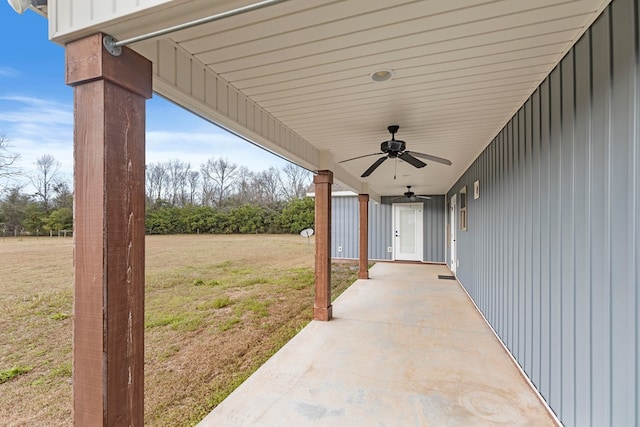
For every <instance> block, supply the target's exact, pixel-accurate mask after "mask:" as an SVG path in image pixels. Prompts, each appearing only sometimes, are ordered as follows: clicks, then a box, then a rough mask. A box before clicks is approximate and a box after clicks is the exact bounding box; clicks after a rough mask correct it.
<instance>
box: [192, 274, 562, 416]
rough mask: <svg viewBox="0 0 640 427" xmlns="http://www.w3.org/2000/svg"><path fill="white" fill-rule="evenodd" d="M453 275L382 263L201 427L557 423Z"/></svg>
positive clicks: (224, 402)
mask: <svg viewBox="0 0 640 427" xmlns="http://www.w3.org/2000/svg"><path fill="white" fill-rule="evenodd" d="M438 274H443V275H449V274H451V273H450V272H449V270H448V269H447V268H446V267H445V266H440V265H426V264H395V263H378V264H376V265H375V266H374V267H373V268H372V269H371V271H370V279H369V280H358V281H357V282H355V283H354V284H353V285H352V286H351V287H350V288H349V289H347V290H346V291H345V292H344V293H343V294H342V295H341V296H340V297H339V298H338V299H337V300H336V301H335V302H334V304H333V313H334V319H333V320H332V321H330V322H318V321H312V322H311V323H310V324H309V325H308V326H307V327H305V328H304V329H303V330H302V331H301V332H300V333H299V334H298V335H296V336H295V337H294V338H293V339H292V340H291V341H290V342H289V343H287V344H286V345H285V346H284V347H283V348H282V349H281V350H280V351H279V352H278V353H276V354H275V355H274V356H273V357H272V358H271V359H269V360H268V361H267V362H266V363H265V364H264V365H263V366H262V367H261V368H260V369H259V370H258V371H257V372H256V373H254V374H253V375H252V376H251V377H250V378H248V379H247V380H246V381H245V382H244V383H243V384H242V385H241V386H240V387H238V388H237V389H236V390H235V391H234V392H233V393H232V394H231V395H230V396H229V397H228V398H227V399H226V400H224V401H223V402H222V403H221V404H220V405H219V406H218V407H217V408H216V409H215V410H214V411H213V412H211V413H210V414H209V415H208V416H207V417H206V418H205V419H204V420H203V421H202V422H201V423H200V424H199V426H200V427H206V426H225V427H232V426H261V427H270V426H274V427H275V426H278V427H282V426H296V427H297V426H327V425H333V426H353V427H355V426H363V427H364V426H366V427H372V426H498V425H502V426H504V425H521V426H545V425H550V426H552V425H556V422H555V420H554V419H553V418H552V416H551V415H550V414H549V413H548V411H547V410H546V408H545V406H544V404H543V403H542V402H541V401H540V400H539V398H538V396H537V394H536V393H535V391H534V390H533V389H532V388H531V387H530V385H529V384H528V382H527V381H526V380H525V379H524V378H523V377H522V376H521V373H520V371H519V370H518V369H517V368H516V366H515V365H514V364H513V362H512V360H511V359H510V357H509V356H508V354H507V353H506V352H505V350H504V349H503V347H502V346H501V345H500V343H499V341H498V340H497V338H496V337H495V336H494V335H493V333H492V331H491V329H490V328H489V327H488V326H487V324H486V323H485V322H484V320H483V319H482V317H481V315H480V314H479V313H478V312H477V310H476V308H475V307H474V305H473V304H472V302H471V301H470V300H469V298H468V297H467V295H466V294H465V292H464V290H463V289H462V288H461V287H460V285H459V284H458V282H457V281H455V280H441V279H438Z"/></svg>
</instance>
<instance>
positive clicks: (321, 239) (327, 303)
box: [313, 170, 333, 321]
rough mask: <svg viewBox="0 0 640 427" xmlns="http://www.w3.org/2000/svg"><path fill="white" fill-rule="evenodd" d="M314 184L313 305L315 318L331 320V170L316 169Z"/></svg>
mask: <svg viewBox="0 0 640 427" xmlns="http://www.w3.org/2000/svg"><path fill="white" fill-rule="evenodd" d="M313 183H314V184H315V193H316V198H315V212H316V220H315V223H316V289H315V291H316V295H315V302H314V305H313V318H314V319H315V320H324V321H328V320H331V317H332V306H331V184H333V172H331V171H330V170H321V171H318V173H317V174H316V176H315V177H314V178H313Z"/></svg>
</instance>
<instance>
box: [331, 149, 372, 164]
mask: <svg viewBox="0 0 640 427" xmlns="http://www.w3.org/2000/svg"><path fill="white" fill-rule="evenodd" d="M381 154H383V153H381V152H377V153H373V154H365V155H364V156H358V157H352V158H350V159H347V160H340V161H339V162H338V163H344V162H349V161H351V160H355V159H361V158H363V157H370V156H379V155H381Z"/></svg>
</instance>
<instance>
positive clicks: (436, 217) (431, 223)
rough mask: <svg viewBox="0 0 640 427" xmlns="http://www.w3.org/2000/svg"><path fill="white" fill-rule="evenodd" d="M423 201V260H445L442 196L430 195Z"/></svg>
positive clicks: (443, 199) (443, 198) (443, 204)
mask: <svg viewBox="0 0 640 427" xmlns="http://www.w3.org/2000/svg"><path fill="white" fill-rule="evenodd" d="M430 197H431V199H429V200H425V201H424V209H423V212H424V227H423V230H424V238H423V241H424V252H423V253H424V261H429V262H445V258H444V246H445V242H444V239H443V236H444V227H445V225H444V215H445V213H444V206H445V197H444V196H430Z"/></svg>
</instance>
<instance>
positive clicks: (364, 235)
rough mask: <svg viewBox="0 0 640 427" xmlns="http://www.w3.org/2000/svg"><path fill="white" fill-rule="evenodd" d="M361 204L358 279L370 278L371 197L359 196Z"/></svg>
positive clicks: (366, 195)
mask: <svg viewBox="0 0 640 427" xmlns="http://www.w3.org/2000/svg"><path fill="white" fill-rule="evenodd" d="M358 202H360V265H359V267H360V268H359V269H358V279H368V278H369V195H368V194H358Z"/></svg>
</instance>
